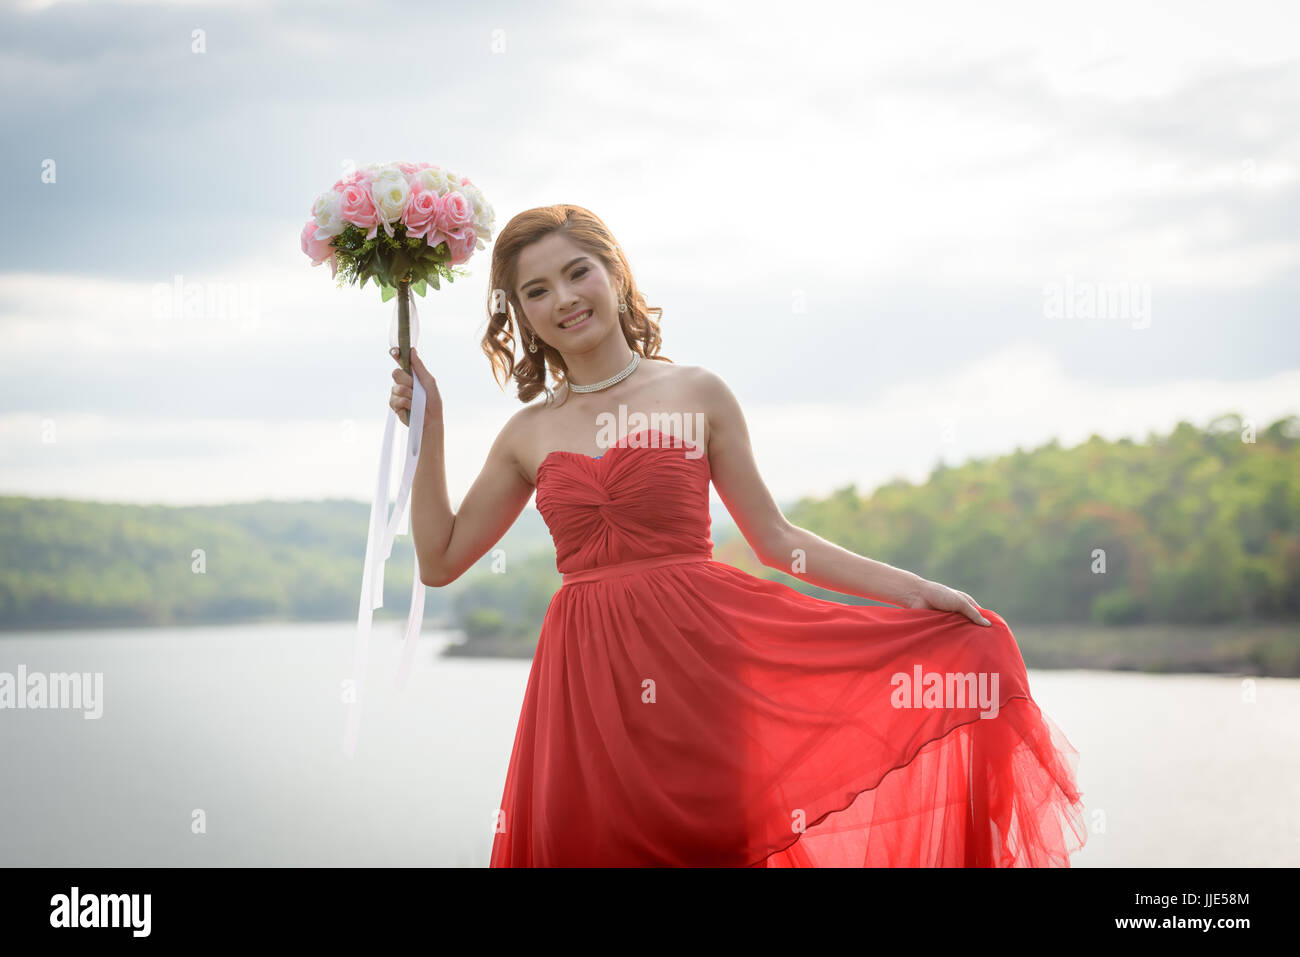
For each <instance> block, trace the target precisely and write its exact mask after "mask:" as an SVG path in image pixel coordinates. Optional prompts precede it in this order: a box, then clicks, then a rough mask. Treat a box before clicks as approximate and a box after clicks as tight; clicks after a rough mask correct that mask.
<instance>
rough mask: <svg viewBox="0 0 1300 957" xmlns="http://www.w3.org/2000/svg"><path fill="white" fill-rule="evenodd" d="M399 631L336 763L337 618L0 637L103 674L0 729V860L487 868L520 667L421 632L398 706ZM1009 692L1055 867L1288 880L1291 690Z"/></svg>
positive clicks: (1231, 682) (26, 659)
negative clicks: (1028, 714) (1056, 843)
mask: <svg viewBox="0 0 1300 957" xmlns="http://www.w3.org/2000/svg"><path fill="white" fill-rule="evenodd" d="M402 624H403V623H399V622H395V621H394V622H387V621H385V622H376V625H375V634H374V639H373V643H372V647H371V653H370V668H369V673H368V676H367V688H366V691H367V698H366V706H365V710H364V713H363V717H362V722H361V735H360V739H359V743H358V747H357V751H356V753H355V755H354V756H352V757H348V756H347V755H345V754H344V753H343V751H342V747H341V744H342V740H343V732H344V728H345V723H346V717H347V709H346V706H345V705H343V704H342V703H341V700H340V685H341V682H342V681H343V680H344V679H345V678H346V677H348V676H349V674H350V671H351V663H352V642H353V639H354V636H355V629H356V624H355V622H343V623H327V624H316V623H313V624H286V625H254V626H248V625H241V626H232V627H203V628H185V629H157V630H152V629H150V630H143V629H142V630H93V631H61V632H43V633H39V634H37V633H8V634H4V635H0V671H4V672H10V673H15V674H16V673H17V672H18V668H19V666H20V665H25V666H26V669H27V672H28V673H33V672H43V673H46V674H49V673H52V672H92V673H93V672H102V673H103V702H102V706H103V714H102V717H100V718H99V719H97V720H87V719H86V718H85V717H83V714H82V712H80V711H76V710H71V709H65V710H57V709H46V710H8V709H5V710H0V759H3V765H2V766H3V768H4V783H3V786H2V787H0V864H3V865H9V866H16V865H36V866H71V867H102V866H153V865H160V866H188V865H216V866H232V865H240V866H245V865H246V866H335V865H337V866H357V865H377V866H429V865H434V866H470V867H481V866H486V864H487V861H488V856H489V853H490V850H491V844H492V819H493V814H494V813H495V811H496V808H497V806H498V804H499V802H500V800H501V792H502V788H503V786H504V783H505V773H506V766H507V764H508V762H509V758H510V748H511V745H512V744H513V741H514V733H515V725H516V723H517V721H518V719H519V709H520V706H521V704H522V701H523V693H524V686H525V684H526V682H527V679H528V668H529V663H528V662H527V661H519V660H514V661H507V660H490V659H457V658H453V659H449V658H442V657H439V656H438V655H437V654H436V652H437V651H438V650H440V649H441V648H442V647H444V646H445V645H446V644H447V642H448V641H449V640H450V638H451V636H448V635H445V634H436V633H429V634H426V635H424V636H423V637H422V638H421V642H420V647H419V650H418V654H417V659H416V665H415V667H414V668H413V669H412V674H411V679H410V682H409V683H408V685H407V687H406V688H405V690H403V691H398V690H397V689H396V688H395V686H394V676H395V675H396V673H397V667H398V655H399V652H400V629H401V626H402ZM1030 686H1031V690H1032V692H1033V694H1034V698H1035V700H1036V701H1037V702H1038V703H1039V705H1040V706H1041V707H1042V709H1043V711H1044V712H1045V713H1046V714H1048V715H1049V716H1050V717H1051V718H1052V719H1053V721H1055V723H1056V724H1057V725H1058V726H1059V727H1060V728H1061V729H1062V730H1063V731H1064V732H1065V734H1066V736H1067V737H1068V738H1069V739H1070V741H1071V743H1072V744H1073V745H1074V746H1075V748H1076V749H1078V751H1079V752H1080V763H1079V786H1080V789H1081V790H1082V791H1083V792H1084V800H1085V802H1086V805H1087V809H1086V813H1087V817H1088V820H1089V825H1090V827H1091V828H1092V831H1091V833H1090V835H1089V838H1088V845H1087V846H1086V847H1085V848H1084V849H1083V850H1082V851H1080V852H1079V853H1077V854H1076V855H1075V856H1074V857H1073V859H1072V863H1073V865H1074V866H1076V867H1135V866H1175V867H1183V866H1186V867H1199V866H1215V867H1218V866H1295V865H1297V864H1300V838H1298V837H1297V827H1296V823H1295V812H1296V807H1297V804H1300V680H1294V679H1270V678H1261V679H1255V680H1254V696H1255V698H1256V700H1255V701H1254V702H1253V703H1250V702H1248V701H1246V700H1243V698H1244V697H1245V696H1244V695H1243V680H1242V679H1240V678H1228V677H1206V676H1191V675H1187V676H1183V675H1175V676H1163V675H1139V674H1130V673H1114V672H1099V671H1031V672H1030ZM196 811H201V812H202V815H203V817H204V819H205V825H206V832H205V833H194V832H193V829H192V826H191V822H192V820H194V819H195V815H196Z"/></svg>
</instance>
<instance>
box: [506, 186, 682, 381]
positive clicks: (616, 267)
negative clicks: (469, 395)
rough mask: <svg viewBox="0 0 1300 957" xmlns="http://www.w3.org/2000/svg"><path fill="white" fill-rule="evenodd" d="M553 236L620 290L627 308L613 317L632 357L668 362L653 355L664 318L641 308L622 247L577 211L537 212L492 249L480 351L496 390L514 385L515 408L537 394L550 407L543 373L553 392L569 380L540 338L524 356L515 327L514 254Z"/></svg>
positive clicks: (519, 310)
mask: <svg viewBox="0 0 1300 957" xmlns="http://www.w3.org/2000/svg"><path fill="white" fill-rule="evenodd" d="M555 232H562V233H564V235H565V236H567V237H568V238H569V239H571V240H572V241H573V242H574V243H575V244H577V245H578V246H581V247H582V248H583V249H584V250H586V251H587V252H588V253H589V254H590V255H592V256H595V257H597V258H598V259H600V261H601V262H602V263H604V264H605V271H606V272H608V273H609V275H610V278H611V279H612V280H613V282H614V283H615V285H616V286H617V287H619V288H621V289H622V290H623V295H622V297H621V298H620V299H619V302H620V303H626V304H627V311H626V312H620V313H619V314H618V321H619V325H621V326H622V328H623V337H624V338H625V339H626V340H627V344H628V345H629V346H630V347H631V348H632V349H633V351H635V352H638V353H640V355H641V357H642V358H643V359H656V360H658V361H660V362H672V361H673V360H672V359H669V358H668V357H667V356H661V355H658V352H659V346H660V342H661V338H660V335H659V323H658V322H657V321H656V320H657V319H659V318H661V317H662V316H663V309H661V308H660V307H659V306H647V305H646V302H645V297H644V296H642V295H641V293H640V291H639V290H638V289H637V287H636V280H635V279H633V278H632V267H631V266H629V265H628V262H627V257H625V256H624V255H623V249H622V247H620V246H619V245H618V244H617V243H616V242H615V241H614V236H613V234H612V233H610V231H609V228H608V227H607V226H606V225H605V224H604V223H603V222H601V219H600V217H599V216H597V215H596V214H595V213H593V212H591V211H589V210H586V209H583V208H582V207H581V206H571V205H568V204H560V205H556V206H539V207H537V208H536V209H529V210H525V211H524V212H522V213H520V214H519V215H517V216H515V217H514V218H513V219H512V220H510V222H509V223H507V224H506V228H505V229H503V230H501V233H500V235H499V236H497V238H496V240H495V241H494V242H493V244H492V275H491V279H490V282H489V284H488V287H489V289H490V290H491V292H490V293H489V297H488V324H487V332H485V333H484V334H483V341H482V347H483V352H484V354H486V355H487V357H488V360H489V361H490V362H491V363H492V376H493V378H494V379H496V380H497V383H498V384H499V385H500V386H501V388H502V389H504V388H505V384H506V380H508V379H514V380H515V383H516V388H517V390H518V396H519V401H520V402H529V401H531V400H532V399H534V398H535V397H536V396H537V395H538V394H539V393H541V392H546V393H547V401H548V402H549V401H550V399H551V397H552V390H551V389H550V387H549V386H547V384H546V371H547V369H548V368H549V369H550V371H551V372H552V373H553V374H554V376H555V384H556V388H559V386H561V385H563V384H564V383H565V382H566V381H567V379H568V368H567V367H566V366H565V364H564V357H563V356H562V355H560V352H559V350H557V349H555V348H553V347H551V346H549V345H547V344H546V343H545V342H543V341H542V340H541V339H540V338H539V339H538V340H537V351H536V352H529V351H528V347H527V345H526V344H525V341H524V330H523V326H522V325H521V323H520V321H519V320H520V318H521V317H522V316H523V315H524V308H523V305H522V304H521V303H520V302H519V299H518V297H517V296H516V295H515V283H516V282H517V281H518V278H519V253H520V252H521V251H522V250H523V248H524V247H525V246H528V245H530V244H532V243H535V242H537V241H538V240H539V239H542V238H543V237H545V236H548V235H550V234H551V233H555ZM651 314H653V315H654V318H651ZM516 344H518V345H519V346H520V349H519V352H520V355H519V357H518V358H516V357H515V345H516Z"/></svg>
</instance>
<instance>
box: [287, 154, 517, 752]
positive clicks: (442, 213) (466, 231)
mask: <svg viewBox="0 0 1300 957" xmlns="http://www.w3.org/2000/svg"><path fill="white" fill-rule="evenodd" d="M311 215H312V218H311V220H310V221H309V222H308V223H307V224H306V225H305V226H304V227H303V228H302V236H301V243H302V251H303V252H304V253H306V254H307V256H308V257H310V259H311V261H312V265H313V266H319V265H320V264H321V263H325V262H328V263H329V264H330V272H331V275H333V276H334V277H335V279H337V281H338V285H339V286H340V287H342V286H343V285H344V284H345V283H355V282H360V283H361V285H362V287H364V286H365V284H366V283H367V282H369V281H370V280H371V279H374V280H375V284H376V285H378V286H379V288H380V291H381V293H382V294H383V299H384V302H387V301H388V300H389V299H392V298H393V297H394V296H396V297H397V308H396V312H395V315H394V320H395V328H396V334H395V335H394V334H393V331H391V330H390V333H389V341H390V343H391V344H393V345H397V346H399V347H400V350H399V358H400V361H401V364H402V368H403V369H404V370H405V371H407V372H410V371H411V359H410V350H411V346H412V345H413V344H414V343H413V342H412V341H411V338H412V337H411V329H412V326H411V319H412V318H414V319H415V320H416V322H415V326H414V330H415V333H416V335H417V336H418V334H419V322H418V320H419V317H418V316H415V315H414V312H415V310H414V308H413V303H412V302H411V299H410V293H411V290H414V291H415V292H417V293H419V294H420V295H421V296H423V295H424V294H425V290H426V288H427V284H428V283H432V284H433V288H434V289H438V288H440V286H439V280H440V279H446V280H447V281H448V282H450V281H452V280H453V279H454V278H455V277H456V276H463V275H466V273H465V271H464V270H457V269H454V268H453V267H455V266H459V265H461V264H463V263H465V262H467V261H468V260H469V258H470V256H472V255H473V253H474V251H475V250H476V249H482V248H484V242H483V241H484V240H490V239H491V238H492V227H493V224H494V216H493V212H492V207H491V206H490V205H489V204H488V202H487V200H485V199H484V198H483V194H482V193H480V192H479V190H478V187H476V186H475V185H474V184H473V183H471V182H470V181H469V180H468V179H467V178H464V177H459V176H456V175H455V174H453V173H449V172H447V171H446V170H442V169H439V168H438V167H436V166H434V165H433V164H431V163H387V164H379V163H374V164H371V165H370V166H367V167H364V168H363V169H360V170H358V171H357V172H355V173H352V174H351V175H349V176H345V177H344V178H342V179H340V180H339V181H338V182H337V183H335V184H334V185H333V186H332V187H331V188H330V189H328V190H326V191H325V192H323V193H321V194H320V196H318V197H317V198H316V202H315V203H314V204H313V205H312V210H311ZM394 340H395V341H394ZM413 382H414V389H413V392H412V396H411V419H410V424H411V426H412V427H411V428H410V429H409V430H408V432H407V446H406V456H405V459H404V465H403V468H402V477H401V481H400V482H399V488H398V493H397V500H396V504H395V507H394V509H393V513H392V518H391V520H390V519H389V518H388V505H389V498H388V496H389V468H390V465H391V462H392V448H393V432H394V428H395V425H394V423H395V420H396V418H397V416H396V413H395V412H393V411H392V409H391V408H390V410H389V413H390V414H389V417H388V423H387V425H386V426H385V429H384V438H383V442H382V446H381V450H380V456H379V476H378V480H377V482H376V487H375V499H374V503H373V505H372V506H371V509H370V533H369V537H368V538H367V541H366V558H365V566H364V569H363V572H362V577H361V601H360V605H359V607H358V610H357V641H356V649H355V651H354V654H353V678H352V681H351V682H350V686H349V687H348V689H347V692H346V694H345V698H346V700H347V701H348V703H349V704H350V706H351V707H350V709H349V712H348V727H347V731H346V732H345V734H344V740H343V749H344V751H345V752H346V753H348V754H352V752H353V750H354V749H355V747H356V740H357V735H358V733H359V729H360V722H361V691H362V687H363V685H364V681H365V672H366V661H367V645H368V644H369V640H370V631H371V623H372V619H373V613H374V609H376V608H378V607H380V606H381V605H382V604H383V596H384V562H385V560H387V558H388V557H389V556H390V555H391V554H392V549H393V538H394V536H395V535H396V534H397V532H398V529H399V527H405V526H406V525H407V522H408V520H409V517H410V492H411V481H412V478H413V476H414V474H415V466H416V464H417V462H418V461H419V455H420V436H421V429H420V423H421V422H422V421H423V415H424V390H423V388H422V387H421V386H420V382H419V379H418V378H414V377H413ZM423 614H424V586H423V583H422V582H421V581H420V560H419V556H418V555H417V556H416V560H415V576H414V581H413V582H412V592H411V610H410V613H409V615H408V617H407V622H406V635H405V640H404V647H403V654H402V665H401V668H400V670H399V672H398V676H397V684H398V687H402V686H403V685H404V684H405V682H406V676H407V673H408V672H409V670H410V666H411V661H412V660H413V656H414V652H415V640H416V637H417V635H418V634H419V631H420V622H421V619H422V616H423Z"/></svg>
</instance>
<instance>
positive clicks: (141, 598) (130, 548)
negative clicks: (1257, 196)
mask: <svg viewBox="0 0 1300 957" xmlns="http://www.w3.org/2000/svg"><path fill="white" fill-rule="evenodd" d="M1298 437H1300V420H1298V419H1296V418H1295V417H1291V418H1288V419H1284V420H1280V421H1278V422H1275V423H1273V424H1272V425H1270V426H1268V427H1267V428H1262V429H1260V430H1259V432H1258V434H1254V433H1253V432H1252V431H1251V430H1250V429H1249V428H1248V427H1246V426H1244V425H1243V423H1242V422H1241V420H1240V419H1239V418H1237V417H1235V416H1228V417H1224V418H1222V419H1219V420H1216V421H1215V422H1213V423H1211V424H1210V425H1209V426H1208V427H1207V428H1205V429H1203V430H1202V429H1198V428H1197V427H1195V426H1193V425H1190V424H1187V423H1183V424H1180V425H1179V426H1178V427H1177V428H1176V429H1175V430H1174V431H1173V432H1172V434H1170V435H1168V436H1154V435H1153V436H1148V438H1147V440H1146V441H1144V442H1141V443H1136V442H1132V441H1129V440H1120V441H1116V442H1109V441H1105V440H1102V439H1100V438H1096V437H1094V438H1093V439H1092V440H1090V441H1088V442H1086V443H1084V444H1082V445H1079V446H1077V447H1074V448H1069V449H1064V448H1061V447H1060V446H1059V445H1058V444H1057V443H1055V442H1053V443H1049V444H1048V445H1046V446H1043V447H1041V448H1037V449H1034V450H1032V451H1023V450H1017V451H1016V452H1015V453H1014V454H1011V455H1004V456H1000V457H997V458H993V459H990V460H983V461H972V462H968V463H965V464H963V465H961V466H960V467H955V468H940V469H937V470H936V471H935V472H934V473H933V474H932V475H931V476H930V478H929V480H928V481H927V482H926V483H925V484H923V485H919V486H917V485H911V484H909V483H903V482H897V483H892V484H889V485H886V486H883V487H881V488H878V489H877V490H876V491H875V492H874V493H872V494H871V495H869V496H862V495H860V494H859V493H858V492H857V490H856V489H855V488H854V487H852V486H850V487H849V488H846V489H843V490H841V491H840V492H837V493H836V494H834V495H832V496H830V497H829V498H827V499H825V500H820V501H812V500H806V499H805V500H802V501H800V502H798V503H797V504H795V505H793V506H788V507H787V508H786V509H785V511H786V514H787V516H788V517H789V518H790V520H791V521H792V522H794V523H795V524H796V525H801V526H803V527H804V528H807V529H809V530H811V531H813V532H815V533H817V534H818V535H821V536H822V537H823V538H826V539H828V540H830V541H832V542H834V543H835V544H837V545H841V546H843V547H845V548H848V549H850V550H852V551H855V552H858V553H859V554H862V555H866V556H868V557H870V558H874V559H877V560H880V561H886V562H889V563H890V564H893V565H898V566H900V567H903V568H907V569H910V570H912V571H915V572H918V573H919V574H921V575H924V576H925V577H927V578H932V579H935V580H937V581H941V582H943V583H944V584H948V585H952V586H953V587H955V588H960V589H962V590H963V591H967V592H969V593H971V594H972V595H974V596H975V598H976V599H977V600H978V601H979V602H981V603H982V604H983V605H984V606H985V607H988V608H993V609H995V610H997V611H998V612H999V613H1000V614H1002V615H1004V616H1005V617H1007V618H1009V619H1011V620H1015V621H1017V622H1056V623H1068V622H1079V623H1082V622H1091V623H1094V624H1118V623H1138V622H1166V623H1190V622H1206V623H1209V622H1225V621H1226V622H1234V621H1246V620H1252V619H1253V620H1256V621H1283V622H1287V621H1289V622H1295V621H1296V620H1297V618H1300V610H1298V608H1297V603H1298V601H1300V483H1298V479H1297V476H1300V448H1298V447H1297V439H1298ZM368 515H369V506H368V505H367V504H365V503H361V502H353V501H326V502H304V503H280V502H262V503H252V504H236V505H223V506H201V507H187V508H176V507H167V506H136V505H120V504H108V503H98V502H79V501H69V500H66V499H41V498H25V497H15V496H8V497H0V628H42V627H59V626H99V625H104V626H114V625H122V626H125V625H154V624H156V625H166V624H192V623H199V622H222V621H227V622H234V621H250V620H265V619H347V618H350V617H355V615H356V612H357V601H358V593H359V591H360V587H361V570H362V569H361V566H362V559H363V556H364V552H365V534H366V523H367V519H368ZM720 531H723V529H722V528H720V527H719V523H715V541H716V542H717V543H718V548H717V550H716V557H717V558H718V560H720V561H733V562H735V563H736V564H745V561H746V556H747V555H748V549H747V548H745V544H744V542H743V540H736V541H732V542H726V541H725V535H724V536H719V535H718V534H716V533H717V532H720ZM494 556H496V557H499V556H504V557H505V558H507V559H508V560H509V565H508V570H509V574H508V575H505V576H502V575H501V574H498V573H494V572H493V571H491V570H490V569H491V567H492V565H493V562H494ZM751 557H752V556H751ZM498 564H499V562H498ZM411 567H412V554H411V545H410V538H409V537H403V538H399V539H398V540H397V542H396V544H395V546H394V549H393V556H392V558H390V559H389V562H388V565H387V570H386V573H385V580H384V584H385V588H384V608H382V609H380V610H379V612H377V613H376V614H377V616H379V617H384V616H386V615H390V614H391V615H397V616H404V615H405V613H406V609H407V605H408V602H409V596H410V587H411ZM755 571H756V573H758V574H763V575H768V576H770V577H782V580H784V581H786V582H787V583H789V584H791V585H792V586H793V587H797V588H800V589H801V590H804V591H808V592H810V593H812V594H824V593H822V592H820V590H819V589H816V588H815V587H813V586H811V585H809V584H807V583H805V582H802V581H800V580H798V579H795V578H793V577H788V576H785V577H783V576H781V573H779V572H774V571H771V570H769V569H761V568H757V569H755ZM503 578H506V579H509V581H503V580H502V579H503ZM558 584H559V576H558V575H557V574H556V572H555V560H554V550H553V548H552V546H551V541H550V538H549V535H548V534H547V531H546V528H545V525H544V524H543V523H542V520H541V516H540V515H538V514H537V512H536V511H535V510H534V509H532V508H527V509H525V510H524V513H523V515H522V516H521V517H520V519H519V521H517V522H516V523H515V525H514V527H512V528H511V530H510V531H509V532H508V533H507V535H506V537H505V538H504V539H503V540H502V541H501V543H499V545H498V546H497V547H496V548H494V549H493V550H492V551H490V552H489V554H488V555H487V556H485V557H484V558H483V559H482V560H481V561H480V562H479V563H478V565H476V566H475V568H473V569H471V570H470V571H469V572H468V573H467V574H466V575H465V576H463V577H462V578H461V579H460V580H459V581H457V582H455V583H453V584H452V585H451V586H449V587H448V588H446V589H438V588H430V589H428V591H427V593H426V594H427V599H426V600H427V605H426V620H427V621H428V622H429V625H430V627H434V626H436V624H439V623H441V624H444V625H446V626H448V627H453V628H456V627H466V620H467V616H469V615H471V614H476V613H477V614H478V615H479V617H480V618H482V617H483V615H484V614H485V608H484V607H483V603H484V602H487V604H488V606H490V607H488V608H486V611H488V612H491V620H492V622H494V624H492V625H491V628H489V629H488V630H495V631H499V632H501V633H504V634H517V635H521V636H524V637H525V638H528V637H529V636H531V638H532V639H535V637H536V634H537V629H538V628H539V627H540V625H541V613H542V612H544V611H545V607H546V604H547V601H548V600H549V596H550V595H551V594H552V593H553V592H554V589H555V587H556V586H558ZM503 587H504V588H505V591H504V592H503V591H502V588H503ZM521 596H525V597H526V596H532V597H529V599H528V601H527V602H524V601H523V599H522V598H521ZM828 597H833V598H835V599H836V600H846V601H853V600H854V599H852V598H845V597H844V596H840V595H830V596H828ZM476 622H477V623H476V624H475V627H474V628H468V629H467V630H469V631H471V632H475V631H480V632H481V631H483V630H484V629H485V628H487V627H488V625H487V622H486V621H483V622H479V621H478V620H477V619H476Z"/></svg>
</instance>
